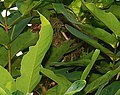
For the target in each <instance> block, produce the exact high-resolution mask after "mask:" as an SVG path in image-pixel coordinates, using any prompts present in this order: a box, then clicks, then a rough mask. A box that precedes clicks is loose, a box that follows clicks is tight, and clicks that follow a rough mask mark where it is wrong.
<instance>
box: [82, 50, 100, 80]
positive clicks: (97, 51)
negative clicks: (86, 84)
mask: <svg viewBox="0 0 120 95" xmlns="http://www.w3.org/2000/svg"><path fill="white" fill-rule="evenodd" d="M99 53H100V50H98V49H96V50H95V52H94V53H93V56H92V58H91V61H90V63H89V64H88V65H87V67H86V68H85V70H84V71H83V74H82V76H81V80H85V79H86V78H87V76H88V74H89V72H90V70H91V68H92V67H93V65H94V63H95V61H96V60H97V57H98V55H99Z"/></svg>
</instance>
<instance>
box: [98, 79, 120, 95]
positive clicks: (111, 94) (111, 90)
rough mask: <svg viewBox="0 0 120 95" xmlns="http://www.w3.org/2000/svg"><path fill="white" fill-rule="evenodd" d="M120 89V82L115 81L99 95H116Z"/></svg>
mask: <svg viewBox="0 0 120 95" xmlns="http://www.w3.org/2000/svg"><path fill="white" fill-rule="evenodd" d="M119 89H120V81H114V82H113V83H111V84H110V85H108V86H107V87H105V88H104V89H103V90H102V91H101V93H100V94H99V95H115V93H116V92H117V91H118V90H119Z"/></svg>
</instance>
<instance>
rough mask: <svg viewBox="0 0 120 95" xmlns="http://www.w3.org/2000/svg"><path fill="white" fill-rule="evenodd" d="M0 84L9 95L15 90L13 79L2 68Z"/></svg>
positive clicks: (0, 68)
mask: <svg viewBox="0 0 120 95" xmlns="http://www.w3.org/2000/svg"><path fill="white" fill-rule="evenodd" d="M0 84H2V85H4V86H5V87H6V88H7V89H8V90H9V91H10V92H11V93H12V92H14V91H15V89H16V88H15V81H14V79H13V78H12V76H11V75H10V73H9V72H8V71H7V70H6V69H5V68H3V67H2V66H0Z"/></svg>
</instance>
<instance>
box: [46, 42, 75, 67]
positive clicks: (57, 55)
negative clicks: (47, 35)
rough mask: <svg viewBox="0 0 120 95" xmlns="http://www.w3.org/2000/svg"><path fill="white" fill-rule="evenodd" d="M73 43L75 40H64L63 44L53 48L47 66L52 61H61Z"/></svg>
mask: <svg viewBox="0 0 120 95" xmlns="http://www.w3.org/2000/svg"><path fill="white" fill-rule="evenodd" d="M72 43H73V40H70V41H65V42H63V44H62V45H61V46H59V47H53V48H51V54H50V57H49V59H48V61H47V63H46V64H47V65H46V67H48V66H49V65H51V64H50V63H51V62H57V61H60V60H61V59H62V57H63V55H64V54H65V53H66V52H67V51H68V49H69V48H70V45H71V44H72Z"/></svg>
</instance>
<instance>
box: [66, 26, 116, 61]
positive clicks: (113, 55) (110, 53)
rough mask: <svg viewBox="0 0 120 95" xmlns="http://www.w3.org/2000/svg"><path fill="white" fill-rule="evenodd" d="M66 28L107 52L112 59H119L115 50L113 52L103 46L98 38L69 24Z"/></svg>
mask: <svg viewBox="0 0 120 95" xmlns="http://www.w3.org/2000/svg"><path fill="white" fill-rule="evenodd" d="M66 28H67V29H68V30H69V31H70V32H71V33H72V34H73V35H75V36H76V37H78V38H80V39H82V40H84V41H85V42H87V43H89V44H90V45H92V46H93V47H95V48H97V49H100V50H101V51H102V52H104V53H105V54H107V55H108V56H109V57H110V58H111V59H113V60H115V59H117V57H116V55H115V54H114V53H113V52H111V51H110V50H109V49H107V48H105V47H103V46H102V45H101V44H99V43H98V42H97V41H96V40H93V39H91V38H90V37H89V36H87V35H85V34H83V33H82V32H80V31H78V30H77V29H75V28H73V27H71V26H69V25H66Z"/></svg>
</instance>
